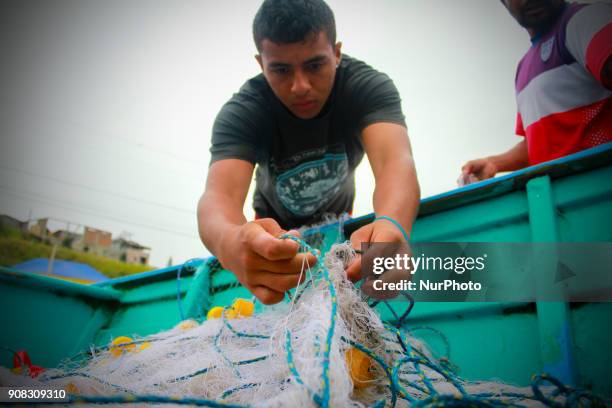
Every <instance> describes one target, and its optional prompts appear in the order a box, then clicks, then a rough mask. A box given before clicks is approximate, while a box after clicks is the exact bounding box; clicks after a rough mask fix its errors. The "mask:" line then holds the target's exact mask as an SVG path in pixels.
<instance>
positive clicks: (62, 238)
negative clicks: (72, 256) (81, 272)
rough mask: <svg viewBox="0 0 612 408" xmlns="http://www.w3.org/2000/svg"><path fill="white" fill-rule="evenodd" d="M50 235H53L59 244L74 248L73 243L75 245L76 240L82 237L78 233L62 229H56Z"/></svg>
mask: <svg viewBox="0 0 612 408" xmlns="http://www.w3.org/2000/svg"><path fill="white" fill-rule="evenodd" d="M51 235H52V236H53V239H54V241H55V242H59V243H60V245H61V246H63V247H66V248H70V249H76V248H75V245H77V242H79V241H80V240H81V238H82V235H81V234H79V233H76V232H72V231H67V230H63V229H58V230H57V231H54V232H53V234H51Z"/></svg>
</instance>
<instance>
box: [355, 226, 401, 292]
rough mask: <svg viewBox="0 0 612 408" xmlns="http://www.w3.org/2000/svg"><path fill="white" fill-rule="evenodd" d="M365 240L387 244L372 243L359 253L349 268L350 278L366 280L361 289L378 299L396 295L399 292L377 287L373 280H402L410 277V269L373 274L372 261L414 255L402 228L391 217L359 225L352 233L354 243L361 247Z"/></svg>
mask: <svg viewBox="0 0 612 408" xmlns="http://www.w3.org/2000/svg"><path fill="white" fill-rule="evenodd" d="M362 243H386V244H385V245H373V246H371V247H370V248H369V249H368V250H367V251H366V252H365V253H363V254H361V256H358V257H357V258H356V259H355V260H354V261H353V263H352V264H351V265H349V267H348V268H347V270H346V274H347V277H348V278H349V279H350V280H352V281H353V282H355V281H357V280H359V279H364V282H363V284H362V285H361V290H362V291H363V292H364V293H365V294H366V295H368V296H371V297H373V298H377V299H388V298H392V297H396V296H397V295H398V293H399V292H396V291H387V290H383V291H380V290H376V289H374V287H373V282H374V280H381V281H382V282H387V283H389V282H400V281H401V280H404V279H406V280H409V279H411V277H412V275H411V274H410V271H411V268H407V269H390V270H387V271H385V272H384V273H383V274H381V275H375V274H373V268H372V265H373V261H374V258H376V257H383V258H387V257H392V258H395V256H396V255H398V254H399V255H400V256H402V257H403V256H404V255H407V256H412V251H411V250H410V246H409V244H408V243H407V242H406V241H405V239H404V234H403V233H402V231H400V229H399V228H398V227H397V226H395V225H393V224H392V223H391V222H389V221H388V220H376V221H374V222H373V223H371V224H368V225H365V226H363V227H361V228H359V229H358V230H357V231H355V232H354V233H353V234H352V235H351V246H352V247H353V248H354V249H361V244H362ZM362 265H364V267H365V269H367V271H366V272H367V276H363V275H362Z"/></svg>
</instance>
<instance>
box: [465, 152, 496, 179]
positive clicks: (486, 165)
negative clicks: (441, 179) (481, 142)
mask: <svg viewBox="0 0 612 408" xmlns="http://www.w3.org/2000/svg"><path fill="white" fill-rule="evenodd" d="M498 171H499V169H498V168H497V165H496V164H495V163H494V162H493V160H492V159H491V158H488V157H486V158H483V159H476V160H470V161H469V162H467V163H465V164H464V165H463V167H462V168H461V173H462V174H461V175H462V177H464V179H467V180H472V179H473V177H475V178H477V179H478V181H480V180H486V179H490V178H491V177H495V175H496V174H497V172H498Z"/></svg>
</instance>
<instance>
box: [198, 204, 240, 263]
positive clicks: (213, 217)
mask: <svg viewBox="0 0 612 408" xmlns="http://www.w3.org/2000/svg"><path fill="white" fill-rule="evenodd" d="M239 207H240V206H238V205H237V204H236V203H234V202H232V200H231V199H230V198H228V197H227V196H223V195H221V194H217V193H214V192H206V193H204V195H203V196H202V198H201V199H200V201H199V203H198V230H199V233H200V238H201V240H202V242H203V243H204V245H205V246H206V248H208V250H209V251H210V252H211V253H212V254H213V255H216V256H218V255H219V252H220V248H219V247H220V245H221V244H222V242H223V237H224V235H225V234H226V233H228V232H229V231H230V230H233V229H234V228H237V227H239V226H241V225H243V224H244V223H246V218H245V217H244V214H243V213H242V208H241V207H240V208H239Z"/></svg>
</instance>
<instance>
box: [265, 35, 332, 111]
mask: <svg viewBox="0 0 612 408" xmlns="http://www.w3.org/2000/svg"><path fill="white" fill-rule="evenodd" d="M341 45H342V44H341V43H338V44H336V45H335V47H332V45H331V44H330V42H329V40H328V38H327V34H325V32H323V31H321V32H319V33H316V34H315V33H313V34H311V35H309V36H308V37H306V39H305V40H304V41H302V42H298V43H291V44H276V43H273V42H272V41H270V40H268V39H264V40H263V41H262V42H261V54H260V55H257V56H256V57H255V58H257V61H258V62H259V65H260V66H261V69H262V70H263V74H264V76H265V77H266V80H267V81H268V84H269V85H270V88H272V91H273V92H274V94H275V95H276V97H277V98H278V99H280V100H281V102H282V103H283V105H285V106H286V107H287V109H289V110H290V111H291V112H292V113H293V114H294V115H295V116H297V117H298V118H301V119H311V118H314V117H315V116H317V115H318V114H319V112H321V109H323V105H325V102H326V101H327V98H328V97H329V95H330V93H331V91H332V87H333V86H334V78H335V76H336V67H337V65H338V64H339V63H340V47H341Z"/></svg>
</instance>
